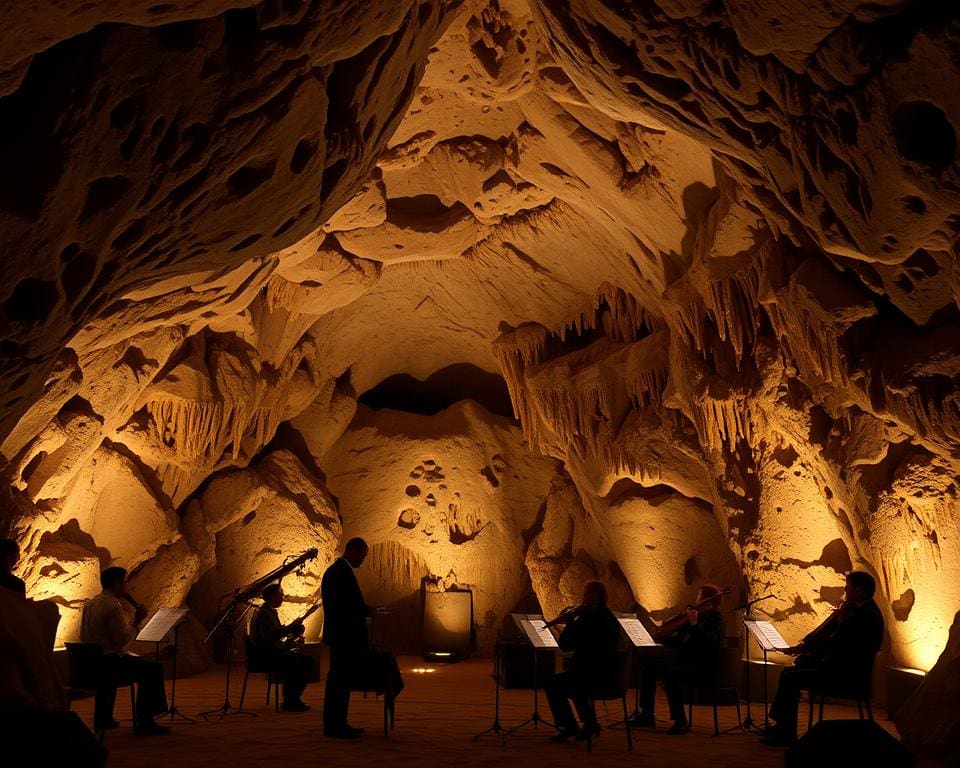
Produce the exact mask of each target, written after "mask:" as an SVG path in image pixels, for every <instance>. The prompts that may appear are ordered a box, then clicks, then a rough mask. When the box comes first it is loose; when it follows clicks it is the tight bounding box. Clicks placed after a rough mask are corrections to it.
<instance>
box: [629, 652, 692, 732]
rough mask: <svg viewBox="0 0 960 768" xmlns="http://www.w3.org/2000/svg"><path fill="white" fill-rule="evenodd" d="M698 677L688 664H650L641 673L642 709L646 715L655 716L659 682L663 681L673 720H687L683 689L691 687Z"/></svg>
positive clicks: (671, 662)
mask: <svg viewBox="0 0 960 768" xmlns="http://www.w3.org/2000/svg"><path fill="white" fill-rule="evenodd" d="M695 677H696V675H695V674H694V670H693V667H691V666H689V665H688V664H680V663H678V662H673V661H668V662H663V663H661V664H649V665H647V666H646V667H644V668H643V669H642V670H641V671H640V707H641V708H642V709H643V713H644V714H650V715H652V714H653V709H654V706H655V703H656V699H657V680H662V681H663V690H664V692H665V693H666V694H667V702H668V703H669V704H670V719H671V720H686V718H687V713H686V712H685V711H684V709H683V689H684V688H686V687H689V686H690V685H691V684H692V683H693V681H694V679H695Z"/></svg>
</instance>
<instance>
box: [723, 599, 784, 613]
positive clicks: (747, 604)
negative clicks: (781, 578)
mask: <svg viewBox="0 0 960 768" xmlns="http://www.w3.org/2000/svg"><path fill="white" fill-rule="evenodd" d="M774 599H776V595H764V596H763V597H758V598H756V599H754V600H747V601H746V602H745V603H741V604H740V605H738V606H737V607H736V608H734V609H733V610H734V611H745V610H747V609H748V608H750V607H751V606H753V605H756V604H757V603H762V602H763V601H764V600H774Z"/></svg>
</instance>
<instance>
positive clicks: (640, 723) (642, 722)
mask: <svg viewBox="0 0 960 768" xmlns="http://www.w3.org/2000/svg"><path fill="white" fill-rule="evenodd" d="M627 722H628V723H629V724H630V727H631V728H656V727H657V719H656V718H655V717H654V716H653V715H651V714H649V713H647V712H641V713H640V714H638V715H634V716H633V717H631V718H630V719H629V720H627Z"/></svg>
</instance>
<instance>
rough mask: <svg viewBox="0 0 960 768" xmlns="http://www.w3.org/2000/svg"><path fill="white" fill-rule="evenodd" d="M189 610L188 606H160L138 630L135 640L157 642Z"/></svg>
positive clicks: (181, 619)
mask: <svg viewBox="0 0 960 768" xmlns="http://www.w3.org/2000/svg"><path fill="white" fill-rule="evenodd" d="M188 612H189V609H188V608H161V609H160V610H159V611H157V612H156V613H155V614H153V618H151V619H150V621H148V622H147V623H146V624H144V625H143V629H141V630H140V634H138V635H137V640H141V641H143V642H145V643H159V642H161V641H162V640H163V638H165V637H166V636H167V634H168V633H169V632H170V630H172V629H173V628H174V627H175V626H177V624H179V623H180V622H181V621H183V617H184V616H186V615H187V613H188Z"/></svg>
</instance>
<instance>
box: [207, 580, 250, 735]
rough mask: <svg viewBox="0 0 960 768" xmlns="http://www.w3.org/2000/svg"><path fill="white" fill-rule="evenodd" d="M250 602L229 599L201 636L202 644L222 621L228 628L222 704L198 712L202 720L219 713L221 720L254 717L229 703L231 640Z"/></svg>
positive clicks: (238, 598) (231, 658)
mask: <svg viewBox="0 0 960 768" xmlns="http://www.w3.org/2000/svg"><path fill="white" fill-rule="evenodd" d="M240 605H243V606H245V607H244V609H243V611H241V613H240V615H239V616H238V617H237V618H236V619H235V620H233V621H227V617H228V616H230V614H231V613H233V612H234V610H235V609H236V608H237V607H238V606H240ZM252 607H253V606H252V604H251V603H250V602H249V601H248V600H247V599H241V598H240V597H235V598H234V599H233V600H231V601H230V605H228V606H227V609H226V610H225V611H224V612H223V614H222V615H221V616H220V618H219V619H218V620H217V623H216V624H214V625H213V629H211V630H210V631H209V632H208V633H207V636H206V637H205V638H203V644H204V645H206V644H207V642H209V640H210V638H211V637H213V635H214V633H215V632H216V631H217V630H218V629H219V628H220V625H221V624H223V623H224V622H226V623H227V626H228V627H229V629H230V634H229V639H228V640H227V682H226V686H225V688H224V695H223V704H221V705H220V706H219V707H216V708H215V709H205V710H204V711H203V712H201V713H200V717H202V718H203V719H204V720H209V719H210V715H214V714H217V713H220V719H221V720H223V718H225V717H226V716H227V715H249V716H250V717H256V716H257V713H256V712H250V711H249V710H246V709H239V708H238V707H234V706H233V705H232V704H231V703H230V668H231V667H232V666H233V640H234V637H235V636H236V634H237V627H238V626H239V625H240V622H242V621H243V617H244V616H246V615H247V611H249V610H250V608H252Z"/></svg>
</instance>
